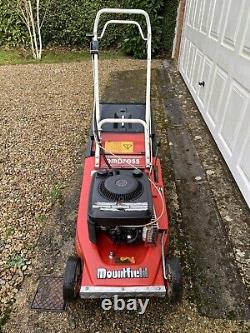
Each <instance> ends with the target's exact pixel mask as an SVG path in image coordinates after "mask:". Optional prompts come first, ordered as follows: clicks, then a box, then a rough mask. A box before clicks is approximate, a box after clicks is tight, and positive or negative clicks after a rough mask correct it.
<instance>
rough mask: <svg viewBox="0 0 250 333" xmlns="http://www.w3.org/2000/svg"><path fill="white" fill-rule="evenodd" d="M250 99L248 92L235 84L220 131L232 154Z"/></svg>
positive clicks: (232, 87) (233, 84)
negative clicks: (249, 99)
mask: <svg viewBox="0 0 250 333" xmlns="http://www.w3.org/2000/svg"><path fill="white" fill-rule="evenodd" d="M248 98H249V96H248V94H247V92H246V91H245V90H244V89H243V88H242V87H240V86H239V85H238V84H237V83H236V82H233V83H232V86H231V89H230V92H229V95H228V99H227V103H226V106H225V114H224V117H223V120H222V125H221V131H220V135H221V137H222V139H223V140H224V141H225V143H226V145H227V147H228V148H229V150H230V152H232V151H233V147H234V145H235V142H236V140H237V136H238V134H239V128H240V126H241V123H242V120H243V118H244V115H245V110H246V106H247V102H248Z"/></svg>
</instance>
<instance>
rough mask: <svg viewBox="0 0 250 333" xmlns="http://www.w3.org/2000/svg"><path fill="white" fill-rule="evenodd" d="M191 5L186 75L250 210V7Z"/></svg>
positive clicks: (219, 2)
mask: <svg viewBox="0 0 250 333" xmlns="http://www.w3.org/2000/svg"><path fill="white" fill-rule="evenodd" d="M188 5H189V7H188V8H189V9H188V8H187V10H188V14H186V16H185V17H186V21H185V22H184V29H183V38H182V46H181V50H182V51H181V52H182V53H183V54H181V57H180V72H181V74H182V76H183V78H184V80H185V82H186V84H187V86H188V88H189V89H190V92H191V94H192V96H193V98H194V100H195V102H196V104H197V106H198V108H199V110H200V112H201V114H202V115H203V117H204V119H205V121H206V123H207V125H208V127H209V129H210V131H211V133H212V135H213V137H214V139H215V141H216V143H217V145H218V147H219V149H220V150H221V152H222V154H223V156H224V158H225V160H226V162H227V164H228V166H229V168H230V170H231V172H232V174H233V176H234V178H235V180H236V181H237V183H238V185H239V188H240V190H241V191H242V193H243V195H244V197H245V198H246V201H247V203H248V205H249V206H250V176H249V175H250V160H249V158H250V141H249V140H250V1H249V0H239V1H238V0H237V1H236V0H204V1H202V0H201V1H199V0H189V1H188ZM198 13H199V15H198ZM199 81H204V82H205V86H204V87H202V86H199V85H198V82H199Z"/></svg>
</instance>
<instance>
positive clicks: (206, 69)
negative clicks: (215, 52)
mask: <svg viewBox="0 0 250 333" xmlns="http://www.w3.org/2000/svg"><path fill="white" fill-rule="evenodd" d="M212 66H213V63H212V62H211V61H210V60H209V59H208V58H207V57H205V58H204V63H203V71H202V74H201V78H200V80H199V81H200V82H202V81H204V83H205V86H204V87H202V86H201V87H200V90H199V99H200V101H201V103H202V105H203V106H204V105H205V102H206V98H207V95H208V92H209V80H210V76H211V71H212Z"/></svg>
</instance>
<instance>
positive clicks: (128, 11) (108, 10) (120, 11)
mask: <svg viewBox="0 0 250 333" xmlns="http://www.w3.org/2000/svg"><path fill="white" fill-rule="evenodd" d="M102 14H129V15H130V14H138V15H143V16H144V17H145V19H146V23H147V36H148V37H149V36H151V24H150V19H149V15H148V13H147V12H145V10H143V9H121V8H103V9H101V10H99V11H98V13H97V15H96V18H95V23H94V30H93V34H94V40H96V41H97V40H98V35H97V34H98V24H99V20H100V16H101V15H102ZM138 24H139V23H138ZM148 37H147V38H148Z"/></svg>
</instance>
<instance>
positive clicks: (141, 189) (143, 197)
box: [88, 169, 153, 226]
mask: <svg viewBox="0 0 250 333" xmlns="http://www.w3.org/2000/svg"><path fill="white" fill-rule="evenodd" d="M152 215H153V204H152V193H151V186H150V183H149V180H148V177H147V175H146V174H145V173H143V172H142V174H141V176H140V177H138V176H137V175H136V174H134V173H133V170H124V169H119V170H118V169H115V170H112V171H109V172H107V173H102V174H99V173H95V174H94V175H93V176H92V183H91V193H90V198H89V212H88V218H89V222H91V223H93V222H95V223H97V224H98V225H108V226H116V225H121V224H125V225H130V224H135V225H139V224H146V223H147V222H149V221H150V220H151V218H152Z"/></svg>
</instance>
